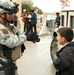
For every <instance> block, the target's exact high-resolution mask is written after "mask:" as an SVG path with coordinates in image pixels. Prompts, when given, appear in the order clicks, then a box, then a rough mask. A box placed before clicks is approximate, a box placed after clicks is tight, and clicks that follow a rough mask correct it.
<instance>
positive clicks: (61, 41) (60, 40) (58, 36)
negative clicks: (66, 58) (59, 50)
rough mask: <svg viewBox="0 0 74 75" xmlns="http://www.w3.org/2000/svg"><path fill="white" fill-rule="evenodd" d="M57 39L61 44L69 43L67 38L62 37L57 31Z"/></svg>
mask: <svg viewBox="0 0 74 75" xmlns="http://www.w3.org/2000/svg"><path fill="white" fill-rule="evenodd" d="M57 40H58V43H59V44H60V45H64V44H66V43H67V40H66V39H65V37H61V35H60V34H59V33H57Z"/></svg>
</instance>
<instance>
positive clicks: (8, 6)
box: [0, 0, 19, 14]
mask: <svg viewBox="0 0 74 75" xmlns="http://www.w3.org/2000/svg"><path fill="white" fill-rule="evenodd" d="M18 6H19V4H17V3H13V2H12V1H10V0H0V14H1V13H17V12H18Z"/></svg>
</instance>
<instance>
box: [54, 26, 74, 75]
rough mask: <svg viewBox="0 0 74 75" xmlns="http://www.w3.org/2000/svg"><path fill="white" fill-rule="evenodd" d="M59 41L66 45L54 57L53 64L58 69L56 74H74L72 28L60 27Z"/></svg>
mask: <svg viewBox="0 0 74 75" xmlns="http://www.w3.org/2000/svg"><path fill="white" fill-rule="evenodd" d="M57 40H58V43H59V44H61V45H64V46H63V47H62V48H61V49H60V51H59V52H58V53H57V56H56V58H54V57H53V64H54V66H55V68H56V69H57V71H56V75H74V42H71V41H72V40H73V30H72V29H71V28H67V27H64V28H60V29H59V30H58V32H57Z"/></svg>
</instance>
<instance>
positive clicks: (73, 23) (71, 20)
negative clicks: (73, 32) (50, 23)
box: [70, 16, 74, 28]
mask: <svg viewBox="0 0 74 75" xmlns="http://www.w3.org/2000/svg"><path fill="white" fill-rule="evenodd" d="M70 26H71V27H72V28H74V16H70Z"/></svg>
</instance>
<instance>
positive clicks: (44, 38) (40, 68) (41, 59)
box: [17, 17, 55, 75]
mask: <svg viewBox="0 0 74 75" xmlns="http://www.w3.org/2000/svg"><path fill="white" fill-rule="evenodd" d="M45 19H46V18H45V17H44V18H43V22H42V23H40V22H39V20H38V23H37V31H38V34H39V33H40V31H41V32H44V31H45V32H46V30H47V29H46V28H45V25H44V26H43V24H45ZM39 37H40V39H41V40H40V42H38V43H32V42H29V41H27V42H25V43H24V44H25V46H26V50H25V51H24V53H23V56H22V57H21V58H20V59H19V60H17V66H18V74H19V75H55V68H54V66H53V63H52V59H51V56H50V44H51V40H52V37H51V35H50V34H48V33H47V32H46V33H44V34H43V33H42V34H41V35H39Z"/></svg>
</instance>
